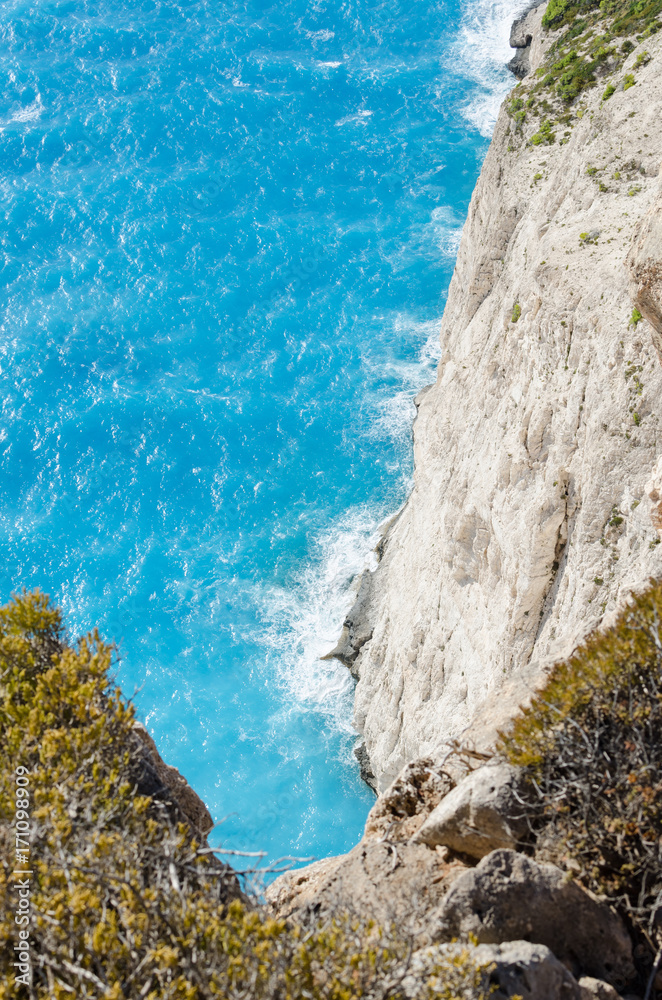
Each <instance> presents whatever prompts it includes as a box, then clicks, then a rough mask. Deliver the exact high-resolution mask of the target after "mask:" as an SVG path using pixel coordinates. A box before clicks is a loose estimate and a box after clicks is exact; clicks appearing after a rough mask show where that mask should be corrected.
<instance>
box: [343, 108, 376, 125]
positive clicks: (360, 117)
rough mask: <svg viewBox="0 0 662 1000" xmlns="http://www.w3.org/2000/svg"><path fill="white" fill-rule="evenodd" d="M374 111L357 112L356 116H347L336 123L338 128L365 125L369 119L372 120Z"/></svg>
mask: <svg viewBox="0 0 662 1000" xmlns="http://www.w3.org/2000/svg"><path fill="white" fill-rule="evenodd" d="M371 114H372V111H357V112H356V114H355V115H347V116H346V117H345V118H339V119H338V121H337V122H336V128H339V127H340V126H341V125H363V124H364V123H365V121H366V119H367V118H370V116H371Z"/></svg>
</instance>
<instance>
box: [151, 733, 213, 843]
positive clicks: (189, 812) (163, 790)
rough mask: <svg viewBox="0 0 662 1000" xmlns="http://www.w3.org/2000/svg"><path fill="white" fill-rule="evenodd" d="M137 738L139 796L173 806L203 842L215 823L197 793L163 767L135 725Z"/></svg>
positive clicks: (170, 768) (183, 778)
mask: <svg viewBox="0 0 662 1000" xmlns="http://www.w3.org/2000/svg"><path fill="white" fill-rule="evenodd" d="M133 732H134V734H135V738H136V750H137V755H136V757H137V764H138V767H139V771H138V774H137V785H138V792H139V794H143V795H151V796H152V797H153V798H155V799H156V800H157V801H164V802H166V803H167V802H168V801H171V802H173V803H174V804H175V806H176V808H177V810H178V811H179V812H180V813H181V817H182V818H183V819H185V820H186V821H187V822H188V823H189V825H190V826H191V827H192V828H193V830H195V831H196V832H197V833H198V834H199V835H200V837H201V838H203V839H204V838H206V835H207V834H208V833H209V831H210V830H211V828H212V827H213V825H214V821H213V819H212V818H211V814H210V812H209V810H208V809H207V806H206V805H205V804H204V802H203V801H202V799H201V798H200V796H199V795H198V794H197V792H194V791H193V789H192V788H191V786H190V785H189V783H188V781H187V780H186V778H185V777H184V776H183V775H182V774H180V773H179V771H178V770H177V768H176V767H171V766H170V765H169V764H166V763H165V761H164V760H163V758H162V757H161V755H160V753H159V751H158V750H157V748H156V743H155V742H154V740H153V739H152V737H151V736H150V734H149V733H148V731H147V729H146V728H145V727H144V726H143V724H142V723H141V722H134V724H133Z"/></svg>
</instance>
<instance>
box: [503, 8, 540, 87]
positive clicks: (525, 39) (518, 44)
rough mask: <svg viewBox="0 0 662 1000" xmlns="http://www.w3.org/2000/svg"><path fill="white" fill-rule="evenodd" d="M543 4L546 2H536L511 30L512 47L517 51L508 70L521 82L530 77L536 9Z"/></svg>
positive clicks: (514, 22)
mask: <svg viewBox="0 0 662 1000" xmlns="http://www.w3.org/2000/svg"><path fill="white" fill-rule="evenodd" d="M543 2H544V0H534V2H533V3H532V4H530V6H529V7H528V9H527V10H525V11H524V12H523V13H522V14H520V16H519V17H518V18H517V19H516V20H515V21H513V25H512V28H511V29H510V47H511V49H516V50H517V51H516V52H515V55H514V56H513V58H512V59H511V60H510V62H509V63H508V69H509V70H510V72H511V73H513V74H514V75H515V76H516V77H517V78H518V79H520V80H522V79H524V77H525V76H528V74H529V73H530V71H531V43H532V41H533V36H534V32H535V30H536V27H537V25H538V21H537V19H536V17H535V9H536V8H537V7H539V6H540V4H541V3H543Z"/></svg>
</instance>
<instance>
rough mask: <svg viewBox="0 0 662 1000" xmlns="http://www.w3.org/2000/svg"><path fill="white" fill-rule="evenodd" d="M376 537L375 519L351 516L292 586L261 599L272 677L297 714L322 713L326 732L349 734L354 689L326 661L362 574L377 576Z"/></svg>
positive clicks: (317, 545)
mask: <svg viewBox="0 0 662 1000" xmlns="http://www.w3.org/2000/svg"><path fill="white" fill-rule="evenodd" d="M378 541H379V530H378V527H377V525H376V519H375V516H374V514H372V513H370V512H369V511H367V510H358V511H357V510H355V511H353V512H350V513H349V514H348V515H347V516H346V517H345V518H344V520H343V521H342V522H341V523H340V524H339V525H336V526H335V527H333V528H330V529H328V530H327V531H325V532H324V533H322V534H321V535H320V536H319V537H318V538H317V539H316V540H315V542H314V545H313V552H312V555H311V558H310V559H309V560H308V561H307V563H306V565H305V566H304V567H303V569H302V570H301V572H300V574H299V576H298V578H297V579H295V580H294V581H293V583H292V584H291V585H290V586H288V587H271V588H269V589H268V590H267V591H266V592H265V593H263V594H262V595H260V596H261V600H260V605H261V606H262V609H263V618H264V621H265V628H264V630H263V631H262V634H261V635H260V637H259V639H260V642H261V644H262V645H263V646H265V647H266V649H267V665H268V669H269V673H270V674H271V673H272V671H273V672H274V673H275V677H276V681H277V683H278V685H279V687H280V688H281V690H283V692H284V693H285V695H286V697H285V698H284V699H283V703H284V705H285V706H290V710H294V711H310V710H313V711H318V712H321V713H322V714H323V715H324V717H325V721H326V723H327V725H329V726H331V727H332V728H333V729H335V730H336V731H341V732H344V733H352V732H353V731H354V730H353V728H352V725H351V721H350V720H351V715H352V697H353V690H354V684H353V681H352V679H351V676H350V673H349V671H348V669H347V668H346V667H344V666H343V665H342V664H341V663H339V662H338V660H322V659H320V657H322V656H324V655H325V654H326V653H329V652H330V651H331V649H332V648H333V647H334V646H335V644H336V642H337V641H338V638H339V635H340V630H341V627H342V622H343V620H344V618H345V615H346V614H347V611H348V610H349V608H350V607H351V605H352V603H353V601H354V598H355V591H356V586H357V584H358V579H359V576H360V574H361V572H362V571H363V570H364V569H368V568H369V569H374V568H375V566H376V556H375V553H374V548H375V546H376V544H377V542H378Z"/></svg>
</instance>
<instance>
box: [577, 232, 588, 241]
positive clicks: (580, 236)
mask: <svg viewBox="0 0 662 1000" xmlns="http://www.w3.org/2000/svg"><path fill="white" fill-rule="evenodd" d="M579 239H580V240H581V242H582V243H586V240H587V239H588V233H580V234H579Z"/></svg>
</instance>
